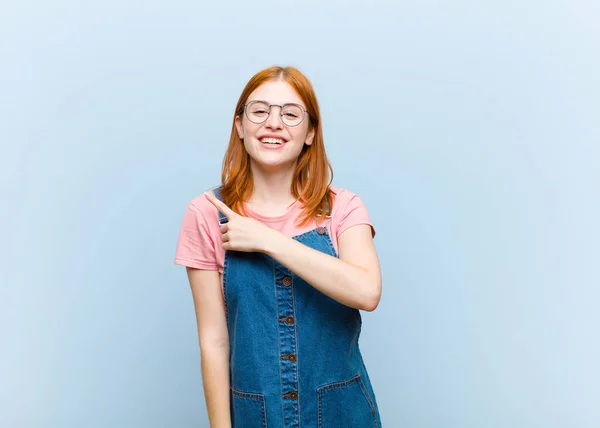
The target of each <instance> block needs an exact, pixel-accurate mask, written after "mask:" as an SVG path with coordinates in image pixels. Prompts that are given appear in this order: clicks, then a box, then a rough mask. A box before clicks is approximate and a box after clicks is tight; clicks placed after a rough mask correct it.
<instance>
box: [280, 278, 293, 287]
mask: <svg viewBox="0 0 600 428" xmlns="http://www.w3.org/2000/svg"><path fill="white" fill-rule="evenodd" d="M281 283H282V284H283V285H285V286H286V287H289V286H290V285H292V278H290V277H289V276H286V277H285V278H283V281H282V282H281Z"/></svg>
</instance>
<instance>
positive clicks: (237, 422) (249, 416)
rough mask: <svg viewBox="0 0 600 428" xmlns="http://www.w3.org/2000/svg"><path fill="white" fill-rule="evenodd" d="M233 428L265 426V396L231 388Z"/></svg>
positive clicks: (262, 427) (265, 427)
mask: <svg viewBox="0 0 600 428" xmlns="http://www.w3.org/2000/svg"><path fill="white" fill-rule="evenodd" d="M231 393H232V395H231V397H232V400H233V415H231V421H232V423H233V428H267V413H266V410H265V396H264V395H263V394H254V393H249V392H241V391H237V390H235V389H233V388H231Z"/></svg>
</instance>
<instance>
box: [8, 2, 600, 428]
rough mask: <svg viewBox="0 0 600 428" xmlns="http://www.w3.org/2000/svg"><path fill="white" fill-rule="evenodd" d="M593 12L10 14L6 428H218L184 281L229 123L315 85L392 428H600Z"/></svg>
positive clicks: (514, 6) (326, 6)
mask: <svg viewBox="0 0 600 428" xmlns="http://www.w3.org/2000/svg"><path fill="white" fill-rule="evenodd" d="M599 20H600V8H599V7H598V5H597V3H594V2H592V1H591V0H587V1H584V0H576V1H571V2H566V1H561V2H558V1H543V2H542V1H526V2H505V1H503V2H501V1H494V2H479V1H458V2H456V1H455V2H442V1H419V2H417V1H414V2H411V3H408V2H402V3H400V2H391V1H390V2H388V3H384V2H370V3H367V2H364V3H361V4H357V3H348V2H325V1H321V2H300V1H297V2H294V3H287V2H281V3H274V2H268V1H267V2H265V1H260V2H243V3H242V2H239V3H234V2H214V3H213V4H209V5H205V2H198V1H184V0H174V1H170V2H164V3H163V4H160V3H159V2H154V1H139V0H138V1H135V0H134V1H130V2H121V1H114V0H111V1H102V2H100V1H94V2H76V1H70V2H67V1H60V0H57V1H55V2H42V1H25V2H12V3H10V4H9V3H8V2H4V3H3V5H2V6H0V141H1V156H0V176H1V191H2V193H1V195H2V209H1V210H0V220H1V222H0V228H1V236H2V238H1V239H0V245H1V247H0V250H1V252H2V254H1V255H2V258H1V260H2V265H1V269H0V281H1V288H0V346H1V352H0V426H2V427H11V428H12V427H17V428H25V427H27V428H29V427H36V428H37V427H44V428H46V427H48V428H50V427H52V428H54V427H56V428H59V427H60V428H71V427H73V428H80V427H86V428H96V427H98V428H106V427H111V428H121V427H123V428H131V427H135V428H137V427H140V428H142V427H144V428H150V427H169V428H171V427H178V428H184V427H190V428H191V427H207V426H208V423H207V421H206V413H205V405H204V397H203V394H202V385H201V378H200V363H199V349H198V345H197V336H196V326H195V317H194V311H193V304H192V300H191V294H190V291H189V286H188V284H187V279H186V276H185V270H184V268H182V267H180V266H175V265H174V264H173V257H174V250H175V244H176V239H177V234H178V232H179V226H180V222H181V219H182V216H183V212H184V210H185V207H186V204H187V203H188V202H189V201H190V200H191V199H192V198H193V197H195V196H196V195H198V194H200V193H201V192H202V191H203V190H204V189H206V188H208V187H210V186H213V185H215V184H217V183H218V180H219V173H220V165H221V160H222V156H223V153H224V150H225V146H226V143H227V140H228V136H229V132H230V127H231V119H232V113H233V108H234V104H235V102H236V100H237V97H238V96H239V93H240V91H241V90H242V88H243V86H244V84H245V83H246V81H247V79H248V78H249V77H250V76H251V75H252V74H254V73H255V72H256V71H258V70H260V69H262V68H264V67H267V66H269V65H272V64H285V65H287V64H291V65H295V66H298V67H299V68H300V69H301V70H302V71H304V72H305V73H306V74H307V75H308V76H309V78H310V79H311V80H312V82H313V83H314V86H315V88H316V90H317V94H318V96H319V99H320V102H321V108H322V112H323V120H324V129H325V139H326V145H327V149H328V153H329V155H330V157H331V161H332V163H333V165H334V170H335V184H336V185H338V186H342V187H346V188H348V189H350V190H352V191H354V192H356V193H358V194H359V195H360V196H361V197H362V199H363V200H364V201H365V203H366V204H367V207H368V209H369V212H370V214H371V216H372V218H373V220H374V222H375V226H376V229H377V232H378V235H377V237H376V241H375V242H376V245H377V249H378V252H379V254H380V259H381V264H382V269H383V275H384V294H383V300H382V302H381V304H380V306H379V308H378V309H377V310H376V311H375V312H373V313H366V314H364V329H363V336H362V339H361V346H362V349H363V353H364V355H365V359H366V363H367V366H368V368H369V370H370V373H371V377H372V381H373V384H374V387H375V391H376V394H377V399H378V401H379V405H380V408H381V414H382V418H383V422H384V425H385V426H386V427H409V428H530V427H531V428H538V427H544V428H558V427H561V428H562V427H564V428H592V427H598V426H600V406H599V405H598V399H599V396H600V386H599V385H600V370H599V369H598V361H600V344H599V333H598V330H599V327H600V315H599V311H598V302H599V300H600V291H599V286H600V272H599V270H600V268H599V265H600V251H599V238H600V232H599V226H598V219H599V218H600V192H599V188H598V187H599V186H598V183H599V182H600V172H599V170H598V163H599V154H600V149H599V148H598V147H599V146H598V145H599V143H600V138H599V137H600V132H599V118H600V103H599V100H600V81H599V76H600V48H599V45H600V43H599V41H600V30H599V28H600V26H599V25H598V22H599Z"/></svg>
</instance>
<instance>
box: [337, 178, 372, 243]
mask: <svg viewBox="0 0 600 428" xmlns="http://www.w3.org/2000/svg"><path fill="white" fill-rule="evenodd" d="M330 189H331V191H332V193H333V209H332V210H331V224H332V227H333V231H334V232H335V233H336V235H337V236H339V235H341V234H342V233H343V232H344V231H345V230H347V229H349V228H350V227H352V226H356V225H358V224H367V225H369V226H371V230H372V236H375V229H374V227H373V224H372V222H371V219H370V217H369V213H368V211H367V208H366V206H365V204H364V203H363V201H362V200H361V199H360V197H359V196H358V195H357V194H356V193H354V192H352V191H350V190H348V189H344V188H341V187H330Z"/></svg>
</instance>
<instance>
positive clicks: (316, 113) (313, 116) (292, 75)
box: [221, 66, 333, 226]
mask: <svg viewBox="0 0 600 428" xmlns="http://www.w3.org/2000/svg"><path fill="white" fill-rule="evenodd" d="M273 80H282V81H285V82H287V83H288V84H289V85H290V86H292V88H294V89H295V91H296V92H297V93H298V95H300V98H301V99H302V101H303V102H304V103H305V104H306V109H307V110H308V116H309V121H310V123H309V128H308V130H309V132H310V131H311V130H314V133H315V135H314V138H313V141H312V144H311V145H304V147H303V148H302V151H301V153H300V155H299V156H298V162H297V164H296V168H295V170H294V176H293V178H292V187H291V189H290V190H291V192H292V195H293V196H294V198H296V199H298V200H299V201H300V202H302V204H303V211H302V216H301V219H300V220H299V222H298V223H299V224H298V225H299V226H303V225H306V224H308V223H309V222H310V221H311V219H314V218H316V219H317V222H319V221H320V220H322V219H323V218H324V217H325V215H326V214H327V213H326V211H327V210H326V208H327V206H328V207H329V210H330V211H331V208H332V207H333V197H332V192H331V189H330V187H329V186H330V185H331V182H332V180H333V168H332V167H331V164H330V163H329V161H328V160H327V155H326V154H325V145H324V143H323V129H322V127H321V112H320V110H319V103H318V102H317V97H316V95H315V91H314V89H313V87H312V84H311V83H310V81H309V80H308V78H307V77H306V76H304V75H303V74H302V73H301V72H300V71H299V70H298V69H296V68H294V67H278V66H273V67H269V68H266V69H264V70H262V71H259V72H258V73H256V74H255V75H254V76H253V77H252V78H251V79H250V81H248V83H247V84H246V87H245V88H244V90H243V91H242V94H241V95H240V98H239V100H238V102H237V105H236V107H235V115H234V119H233V125H232V127H231V136H230V137H229V146H228V147H227V152H226V153H225V157H224V159H223V169H222V171H221V184H222V188H221V195H222V197H223V200H224V202H225V204H226V205H227V206H229V207H231V209H232V210H233V211H235V212H237V213H241V214H244V215H245V214H246V213H245V210H244V202H245V201H247V200H248V199H249V198H250V196H251V195H252V192H253V190H254V182H253V180H252V170H251V168H250V155H249V154H248V153H247V152H246V149H245V148H244V143H243V142H242V140H241V138H240V137H239V135H238V133H237V129H236V126H235V117H236V116H239V117H240V118H241V117H242V115H243V114H244V104H245V103H246V101H247V100H248V97H249V96H250V94H251V93H252V92H253V91H254V90H255V89H256V88H258V87H259V86H260V85H262V84H263V83H265V82H268V81H273Z"/></svg>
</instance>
